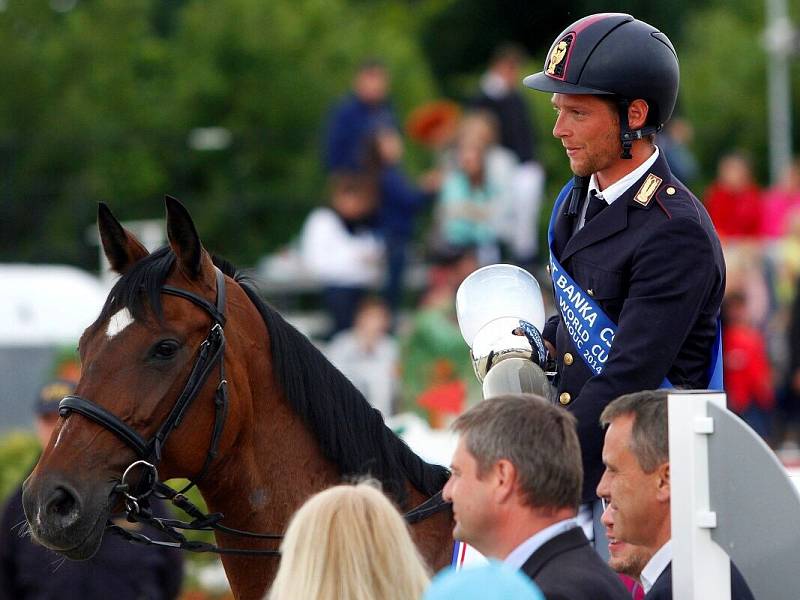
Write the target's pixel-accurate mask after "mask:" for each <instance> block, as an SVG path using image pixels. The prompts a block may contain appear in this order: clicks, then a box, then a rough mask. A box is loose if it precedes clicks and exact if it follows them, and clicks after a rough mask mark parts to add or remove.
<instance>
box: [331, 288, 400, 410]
mask: <svg viewBox="0 0 800 600" xmlns="http://www.w3.org/2000/svg"><path fill="white" fill-rule="evenodd" d="M391 323H392V317H391V313H390V312H389V308H388V307H387V306H386V304H385V303H384V302H383V301H382V300H380V299H378V298H371V297H367V298H365V299H364V300H363V301H362V302H361V304H360V305H359V307H358V311H357V312H356V316H355V323H354V324H353V327H352V329H347V330H345V331H340V332H339V333H337V334H336V335H335V336H334V337H333V339H332V340H331V342H330V344H328V348H327V352H326V354H327V355H328V358H329V359H330V361H331V362H332V363H333V364H335V365H336V366H337V367H338V368H339V370H340V371H342V373H344V374H345V375H346V376H347V378H348V379H350V381H352V382H353V384H354V385H355V386H356V387H357V388H358V389H359V391H361V393H362V394H364V397H365V398H366V399H367V400H369V402H370V404H372V406H374V407H375V408H377V409H378V410H379V411H381V414H382V415H383V416H384V418H385V417H388V416H390V415H391V414H392V413H393V410H392V408H393V401H394V397H395V395H396V391H397V359H398V349H397V342H396V341H395V340H394V338H393V337H392V336H391V335H389V330H390V328H391Z"/></svg>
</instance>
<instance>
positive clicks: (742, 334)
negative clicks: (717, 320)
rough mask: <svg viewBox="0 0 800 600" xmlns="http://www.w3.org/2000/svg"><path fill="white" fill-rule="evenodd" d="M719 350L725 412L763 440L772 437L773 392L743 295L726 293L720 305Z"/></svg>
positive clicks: (766, 362)
mask: <svg viewBox="0 0 800 600" xmlns="http://www.w3.org/2000/svg"><path fill="white" fill-rule="evenodd" d="M722 312H723V325H724V327H723V331H722V339H723V343H722V349H723V351H724V353H725V354H724V360H723V365H724V369H725V391H726V393H727V396H728V408H730V409H731V410H732V411H733V412H735V413H736V414H737V415H739V416H740V417H742V419H744V420H745V421H746V422H747V424H748V425H750V427H752V428H753V429H754V430H755V431H756V433H758V434H759V435H760V436H761V437H762V438H764V439H768V438H769V436H770V433H771V422H772V411H773V409H774V407H775V391H774V389H773V386H772V373H771V368H770V365H769V358H768V357H767V351H766V345H765V342H764V336H763V335H762V334H761V332H760V331H759V330H758V329H756V328H755V327H752V326H751V324H750V322H749V320H748V318H747V300H746V298H745V296H744V294H743V293H741V292H739V291H737V290H733V291H731V292H728V294H727V295H726V297H725V300H724V301H723V303H722Z"/></svg>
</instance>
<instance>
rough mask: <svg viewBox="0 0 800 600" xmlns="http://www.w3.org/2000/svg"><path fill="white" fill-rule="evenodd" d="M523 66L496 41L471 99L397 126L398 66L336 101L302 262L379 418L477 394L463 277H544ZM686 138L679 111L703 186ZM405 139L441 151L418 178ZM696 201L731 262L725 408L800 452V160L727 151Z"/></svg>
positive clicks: (675, 126)
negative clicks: (764, 160) (414, 287)
mask: <svg viewBox="0 0 800 600" xmlns="http://www.w3.org/2000/svg"><path fill="white" fill-rule="evenodd" d="M525 60H526V57H525V55H524V53H523V51H522V50H521V49H520V48H518V47H515V46H511V45H507V46H502V47H500V48H498V49H497V50H496V52H495V53H494V55H493V57H492V59H491V61H490V63H489V65H488V67H487V69H486V71H485V73H484V74H483V76H482V77H481V78H480V80H479V81H478V84H477V88H476V89H475V90H474V94H473V96H472V98H471V99H469V101H467V102H465V103H464V104H463V105H459V104H456V103H455V102H452V101H450V100H434V101H431V102H429V103H427V104H425V105H423V106H420V107H419V108H417V109H416V110H414V111H413V112H412V113H411V114H410V115H409V117H408V119H407V120H406V122H405V123H404V124H403V125H401V124H400V122H399V120H398V117H397V114H396V113H395V111H394V109H393V106H392V102H391V93H390V90H391V74H390V72H389V71H388V69H387V67H386V66H385V65H384V64H383V63H381V62H380V61H377V60H369V61H365V62H364V63H362V65H361V66H360V68H359V69H358V70H357V72H356V73H355V75H354V78H353V86H352V90H351V92H350V93H349V94H347V95H346V96H345V97H344V98H342V99H341V100H340V101H339V102H338V103H337V104H336V105H335V106H333V107H332V109H331V111H330V115H329V118H328V121H327V123H326V125H325V129H324V135H323V139H324V147H323V157H322V160H323V162H324V166H325V170H326V172H327V173H328V186H327V189H326V190H325V196H326V197H327V202H325V203H324V204H323V205H322V206H320V207H319V208H317V209H315V210H314V211H313V212H312V213H311V214H310V215H309V216H308V218H307V220H306V223H305V225H304V227H303V231H302V232H301V235H300V256H301V259H302V264H303V266H304V268H305V270H306V271H307V272H308V273H309V274H310V275H311V276H312V277H313V278H314V279H315V280H316V281H317V282H319V283H320V284H321V286H322V290H323V292H322V300H323V305H324V308H325V311H326V313H327V315H328V317H329V319H330V323H331V327H330V330H329V331H328V332H327V335H325V336H323V338H324V339H323V340H321V341H320V343H321V345H323V346H324V347H325V348H326V349H327V352H328V354H329V357H330V358H331V359H332V360H333V362H334V363H335V364H337V366H339V367H340V368H341V369H342V370H343V371H344V372H345V373H347V374H348V376H350V378H351V379H352V380H353V381H354V382H355V383H356V385H357V386H358V387H359V388H360V389H361V390H362V391H363V392H364V393H365V395H366V396H367V397H368V398H369V399H370V400H371V401H372V402H373V404H374V405H375V406H377V407H378V408H379V409H380V410H381V411H382V412H384V414H387V415H389V414H392V413H393V412H396V411H398V410H401V409H402V410H409V409H412V410H417V411H421V412H425V413H426V414H427V416H428V417H429V419H430V421H431V422H432V423H433V424H434V425H441V424H442V423H443V422H444V421H443V419H444V420H446V418H447V416H448V415H455V414H458V413H459V412H460V411H462V410H463V409H464V408H465V407H466V406H469V405H470V404H472V403H474V401H476V400H478V399H479V393H480V390H479V389H478V387H477V385H476V383H475V378H474V376H473V375H472V373H471V369H470V365H469V361H468V357H467V348H466V346H465V344H464V342H463V340H462V339H461V336H460V334H459V331H458V327H457V323H456V322H455V313H454V308H453V305H454V302H453V300H454V296H455V291H456V290H457V288H458V285H459V283H460V282H461V281H462V280H463V278H464V277H465V276H466V275H468V274H469V273H470V272H471V271H473V270H474V269H476V268H478V267H480V266H483V265H487V264H491V263H495V262H500V261H502V262H509V263H513V264H517V265H519V266H522V267H524V268H526V269H529V270H530V271H531V272H532V273H533V274H534V275H536V276H537V277H539V278H540V280H541V279H543V274H542V269H543V266H544V264H545V262H546V256H544V254H545V251H544V249H545V244H544V240H541V239H540V232H541V231H542V230H543V229H544V225H545V224H546V222H547V220H548V217H549V215H548V214H547V207H549V206H550V202H549V199H545V197H544V196H545V194H544V190H545V182H546V178H545V172H544V169H543V168H542V165H541V163H540V161H539V160H538V154H537V140H536V136H535V133H534V127H533V125H532V124H533V123H534V120H533V119H535V118H537V117H538V118H540V119H541V118H548V116H547V115H533V114H532V113H531V110H530V107H529V106H528V105H527V103H526V102H525V101H524V98H523V97H522V95H521V94H520V92H519V87H520V86H519V82H520V75H521V67H522V65H523V63H524V61H525ZM692 134H693V131H692V126H691V124H690V123H689V122H687V121H686V120H684V119H682V118H674V119H673V120H672V121H671V122H670V124H669V125H668V127H667V128H666V130H665V131H664V132H662V133H661V134H659V135H658V138H657V144H658V145H659V147H660V148H661V149H662V151H663V152H664V153H665V155H666V156H667V158H668V161H669V163H670V165H671V168H672V169H673V171H674V173H675V174H676V175H677V176H678V177H679V178H680V179H681V180H682V181H684V182H685V183H687V184H688V185H693V186H694V187H696V186H697V184H698V179H699V176H700V173H699V172H700V168H699V164H698V161H697V159H696V158H695V156H694V155H693V153H692V150H691V142H692ZM407 140H410V141H412V142H414V143H416V144H419V145H422V146H423V147H425V148H427V149H428V150H429V151H430V155H431V156H432V157H433V160H432V163H431V164H430V165H429V168H428V170H426V171H424V172H423V173H422V175H421V176H419V177H417V178H413V177H411V176H410V175H409V173H408V171H407V170H406V167H405V165H404V145H405V143H406V141H407ZM701 199H702V200H703V202H704V204H705V205H706V207H707V208H708V211H709V213H710V214H711V217H712V219H713V221H714V224H715V226H716V228H717V231H718V232H719V236H720V238H721V239H722V241H723V244H724V249H725V255H726V261H727V265H728V283H727V300H726V303H725V309H724V315H723V317H724V318H723V326H724V344H723V347H724V352H725V361H724V362H725V378H726V389H727V392H728V400H729V404H730V407H731V408H732V409H733V410H735V411H736V412H737V413H738V414H740V415H741V416H742V417H743V418H744V419H746V420H747V421H748V423H750V424H751V425H752V426H753V427H754V428H755V429H756V430H757V431H758V432H759V433H760V434H761V435H762V436H763V437H764V438H765V439H767V440H768V441H769V442H770V443H771V444H772V445H773V446H775V447H779V446H784V447H785V448H788V449H794V448H797V445H798V440H799V439H800V436H798V432H797V431H795V430H796V429H797V420H798V415H797V413H798V412H800V410H798V408H797V406H798V405H800V403H798V394H800V306H799V305H798V303H797V302H795V297H796V296H797V294H796V281H797V275H798V272H800V162H795V163H792V164H790V165H788V166H787V167H786V170H785V173H784V175H783V177H782V178H781V180H780V181H779V182H778V183H777V184H775V185H774V186H772V187H769V188H766V189H764V188H762V187H760V186H759V185H758V183H757V181H756V178H755V176H754V174H753V170H752V165H751V161H750V159H749V158H748V156H747V154H746V153H744V152H740V151H732V152H731V153H729V154H727V155H726V156H723V157H722V158H721V159H720V160H719V164H718V172H717V175H716V178H715V179H714V181H713V182H712V183H711V184H710V186H708V188H707V189H706V190H705V193H704V195H703V197H702V198H701ZM545 200H547V201H545ZM412 258H413V261H414V262H420V261H421V262H423V263H425V264H426V265H427V267H428V268H427V269H426V283H425V285H424V286H423V287H424V289H423V291H422V293H421V294H410V293H409V291H408V286H407V285H406V282H407V280H408V274H407V271H408V265H409V261H410V260H412ZM543 283H544V289H547V288H548V286H547V285H546V282H543ZM545 295H546V296H547V294H545ZM549 300H550V299H549V298H545V301H546V302H548V301H549Z"/></svg>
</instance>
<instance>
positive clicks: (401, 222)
mask: <svg viewBox="0 0 800 600" xmlns="http://www.w3.org/2000/svg"><path fill="white" fill-rule="evenodd" d="M380 198H381V201H380V207H379V208H378V228H379V229H380V231H381V233H383V235H384V236H385V237H386V238H387V239H392V240H395V241H398V240H405V241H407V240H410V239H411V236H412V234H413V233H414V222H415V220H416V215H417V213H418V212H419V211H420V209H422V208H423V207H424V206H425V205H426V204H427V202H428V200H430V199H431V198H432V196H431V195H430V194H426V193H425V192H423V191H422V190H421V189H419V188H418V187H417V186H416V185H414V183H413V182H411V181H410V180H409V179H408V178H407V177H406V176H405V174H404V173H403V171H402V170H401V169H400V167H398V166H388V167H384V168H383V169H382V170H381V174H380Z"/></svg>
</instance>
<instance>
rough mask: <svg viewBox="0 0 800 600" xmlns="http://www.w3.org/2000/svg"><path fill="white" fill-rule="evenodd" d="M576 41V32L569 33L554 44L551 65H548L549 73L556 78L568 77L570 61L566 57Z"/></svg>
mask: <svg viewBox="0 0 800 600" xmlns="http://www.w3.org/2000/svg"><path fill="white" fill-rule="evenodd" d="M574 41H575V34H574V33H568V34H567V35H565V36H564V37H563V38H561V41H559V42H558V43H557V44H556V45H555V46H553V50H552V51H551V52H550V60H549V65H548V67H547V74H548V75H550V76H551V77H555V78H556V79H564V78H565V77H566V71H567V62H568V61H567V60H565V59H566V58H567V55H568V54H569V50H570V48H571V47H572V43H573V42H574Z"/></svg>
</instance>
